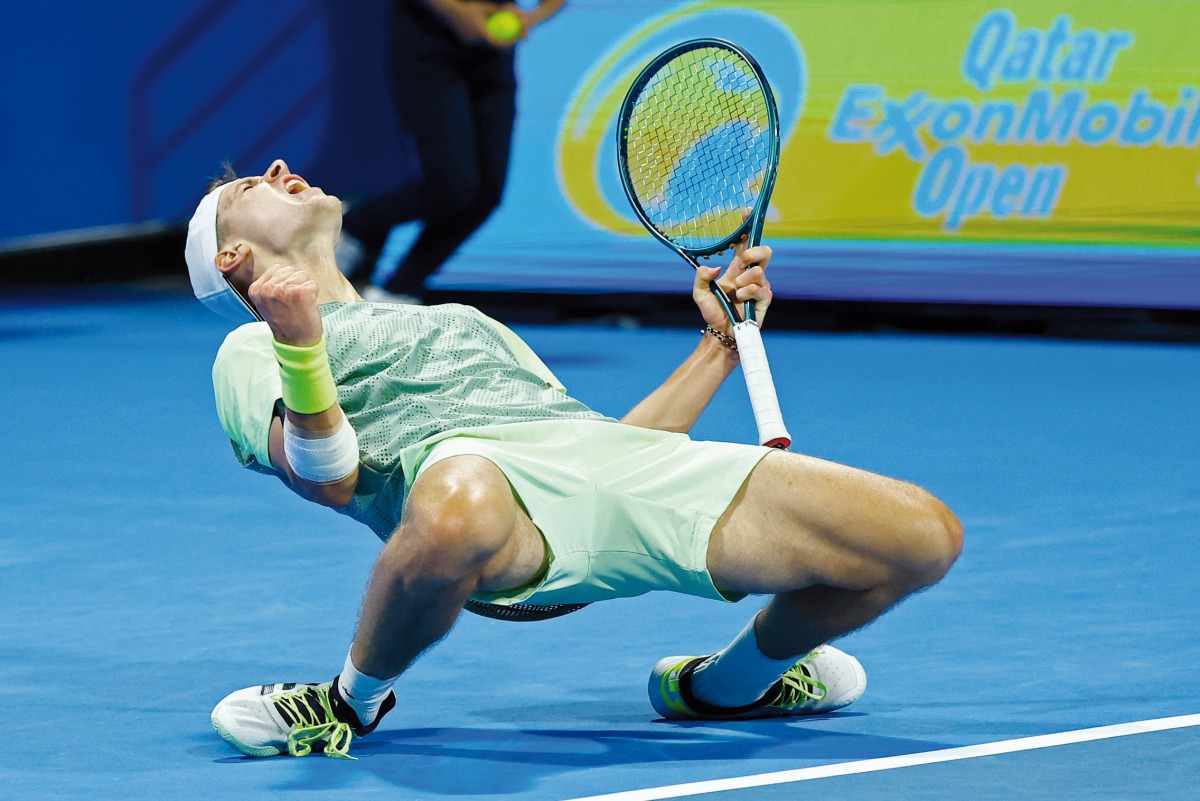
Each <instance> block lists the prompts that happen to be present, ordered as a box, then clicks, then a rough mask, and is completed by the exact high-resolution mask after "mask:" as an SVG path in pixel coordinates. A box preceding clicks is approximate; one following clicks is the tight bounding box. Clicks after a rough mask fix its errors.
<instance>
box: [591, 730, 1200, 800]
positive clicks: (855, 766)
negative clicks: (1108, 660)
mask: <svg viewBox="0 0 1200 801" xmlns="http://www.w3.org/2000/svg"><path fill="white" fill-rule="evenodd" d="M1189 726H1200V715H1180V716H1178V717H1173V718H1157V719H1155V720H1139V721H1134V722H1133V723H1117V724H1115V725H1112V726H1098V727H1096V728H1093V729H1078V730H1076V731H1064V732H1059V733H1057V734H1039V735H1038V736H1036V737H1020V738H1017V739H1015V740H1000V741H999V742H995V743H980V744H979V745H964V746H960V747H958V748H943V749H941V750H938V751H925V752H922V753H919V754H903V755H901V756H891V757H879V758H877V759H863V760H859V761H857V762H841V763H838V764H836V765H820V766H817V767H813V768H798V769H796V770H781V771H777V772H775V773H759V774H756V775H753V776H741V777H739V778H735V779H713V780H710V781H704V782H689V783H688V784H671V785H667V786H666V787H651V788H649V789H646V790H628V791H626V792H621V793H606V794H604V795H589V796H586V797H584V798H573V799H570V801H658V799H662V798H679V797H681V796H686V795H701V794H703V793H719V792H721V791H723V790H743V789H745V788H747V787H765V786H767V785H771V784H789V783H791V782H805V781H809V780H811V779H825V778H828V777H830V776H850V775H853V774H855V773H873V772H875V771H879V770H895V769H896V768H911V767H913V766H914V765H932V764H934V763H935V762H954V761H956V760H959V759H975V758H976V757H983V756H993V755H995V754H1012V753H1015V752H1017V751H1033V750H1036V749H1038V748H1053V747H1055V746H1058V745H1070V744H1072V743H1086V742H1090V741H1092V740H1107V739H1110V738H1113V737H1127V736H1129V735H1131V734H1146V733H1147V732H1153V731H1168V730H1170V729H1184V728H1187V727H1189Z"/></svg>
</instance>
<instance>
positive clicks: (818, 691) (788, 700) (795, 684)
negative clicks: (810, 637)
mask: <svg viewBox="0 0 1200 801" xmlns="http://www.w3.org/2000/svg"><path fill="white" fill-rule="evenodd" d="M808 656H812V654H809V655H808ZM808 656H806V657H804V658H805V659H808ZM780 681H781V682H782V686H781V687H780V689H779V696H778V697H777V698H775V699H774V700H773V701H771V702H770V703H769V704H767V706H769V707H778V708H780V709H795V708H796V707H798V706H804V705H805V704H807V703H808V702H810V701H820V700H821V699H822V698H824V697H825V695H826V693H828V692H829V691H828V690H827V689H826V688H825V685H824V684H822V683H821V682H819V681H817V680H816V679H814V678H813V677H812V676H810V675H808V671H806V670H805V669H804V665H803V664H802V663H801V662H797V663H796V664H794V665H792V666H791V667H790V668H788V671H787V672H786V673H784V674H783V676H782V677H781V678H780Z"/></svg>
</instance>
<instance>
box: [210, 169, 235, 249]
mask: <svg viewBox="0 0 1200 801" xmlns="http://www.w3.org/2000/svg"><path fill="white" fill-rule="evenodd" d="M239 177H240V176H238V174H237V171H236V170H234V169H233V163H232V162H230V161H228V160H226V161H222V162H221V172H220V173H218V174H217V175H216V176H214V177H213V178H212V179H211V180H210V181H209V182H208V186H206V187H205V188H204V194H206V195H207V194H208V193H209V192H211V191H213V190H214V189H216V188H217V187H218V186H224V185H225V184H227V183H229V182H230V181H236V180H237V179H238V178H239ZM225 233H226V229H225V225H224V223H223V222H222V221H221V218H220V217H217V246H218V247H220V245H221V243H222V242H223V241H225Z"/></svg>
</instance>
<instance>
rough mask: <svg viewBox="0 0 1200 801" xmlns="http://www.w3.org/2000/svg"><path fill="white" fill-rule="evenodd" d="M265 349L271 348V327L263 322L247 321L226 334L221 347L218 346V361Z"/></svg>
mask: <svg viewBox="0 0 1200 801" xmlns="http://www.w3.org/2000/svg"><path fill="white" fill-rule="evenodd" d="M264 349H265V350H271V327H270V326H268V325H267V324H266V323H263V322H255V323H246V324H245V325H239V326H238V327H237V328H235V329H233V330H232V331H230V332H229V333H228V334H226V335H225V340H224V341H223V342H222V343H221V347H219V348H217V361H221V360H222V359H230V358H234V357H236V356H237V355H238V354H239V353H246V352H256V351H261V350H264Z"/></svg>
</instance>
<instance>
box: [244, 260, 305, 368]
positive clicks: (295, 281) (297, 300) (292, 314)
mask: <svg viewBox="0 0 1200 801" xmlns="http://www.w3.org/2000/svg"><path fill="white" fill-rule="evenodd" d="M318 289H319V287H318V286H317V282H316V281H314V280H313V279H312V278H310V277H309V276H308V273H306V272H305V271H304V270H303V269H301V268H300V267H296V266H293V265H290V264H273V265H271V266H270V267H269V268H267V271H266V272H265V273H263V274H262V275H261V276H259V278H258V280H257V281H255V282H254V283H253V284H251V285H250V301H251V302H252V303H253V304H254V307H255V308H256V309H258V313H259V314H261V315H262V316H263V319H264V320H266V321H267V325H269V326H270V327H271V333H272V334H273V335H274V336H275V339H276V341H278V342H282V343H283V344H285V345H299V346H301V347H303V346H307V345H315V344H316V343H317V342H318V341H319V340H320V339H321V335H322V328H321V313H320V311H319V310H318V309H317V292H318Z"/></svg>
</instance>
